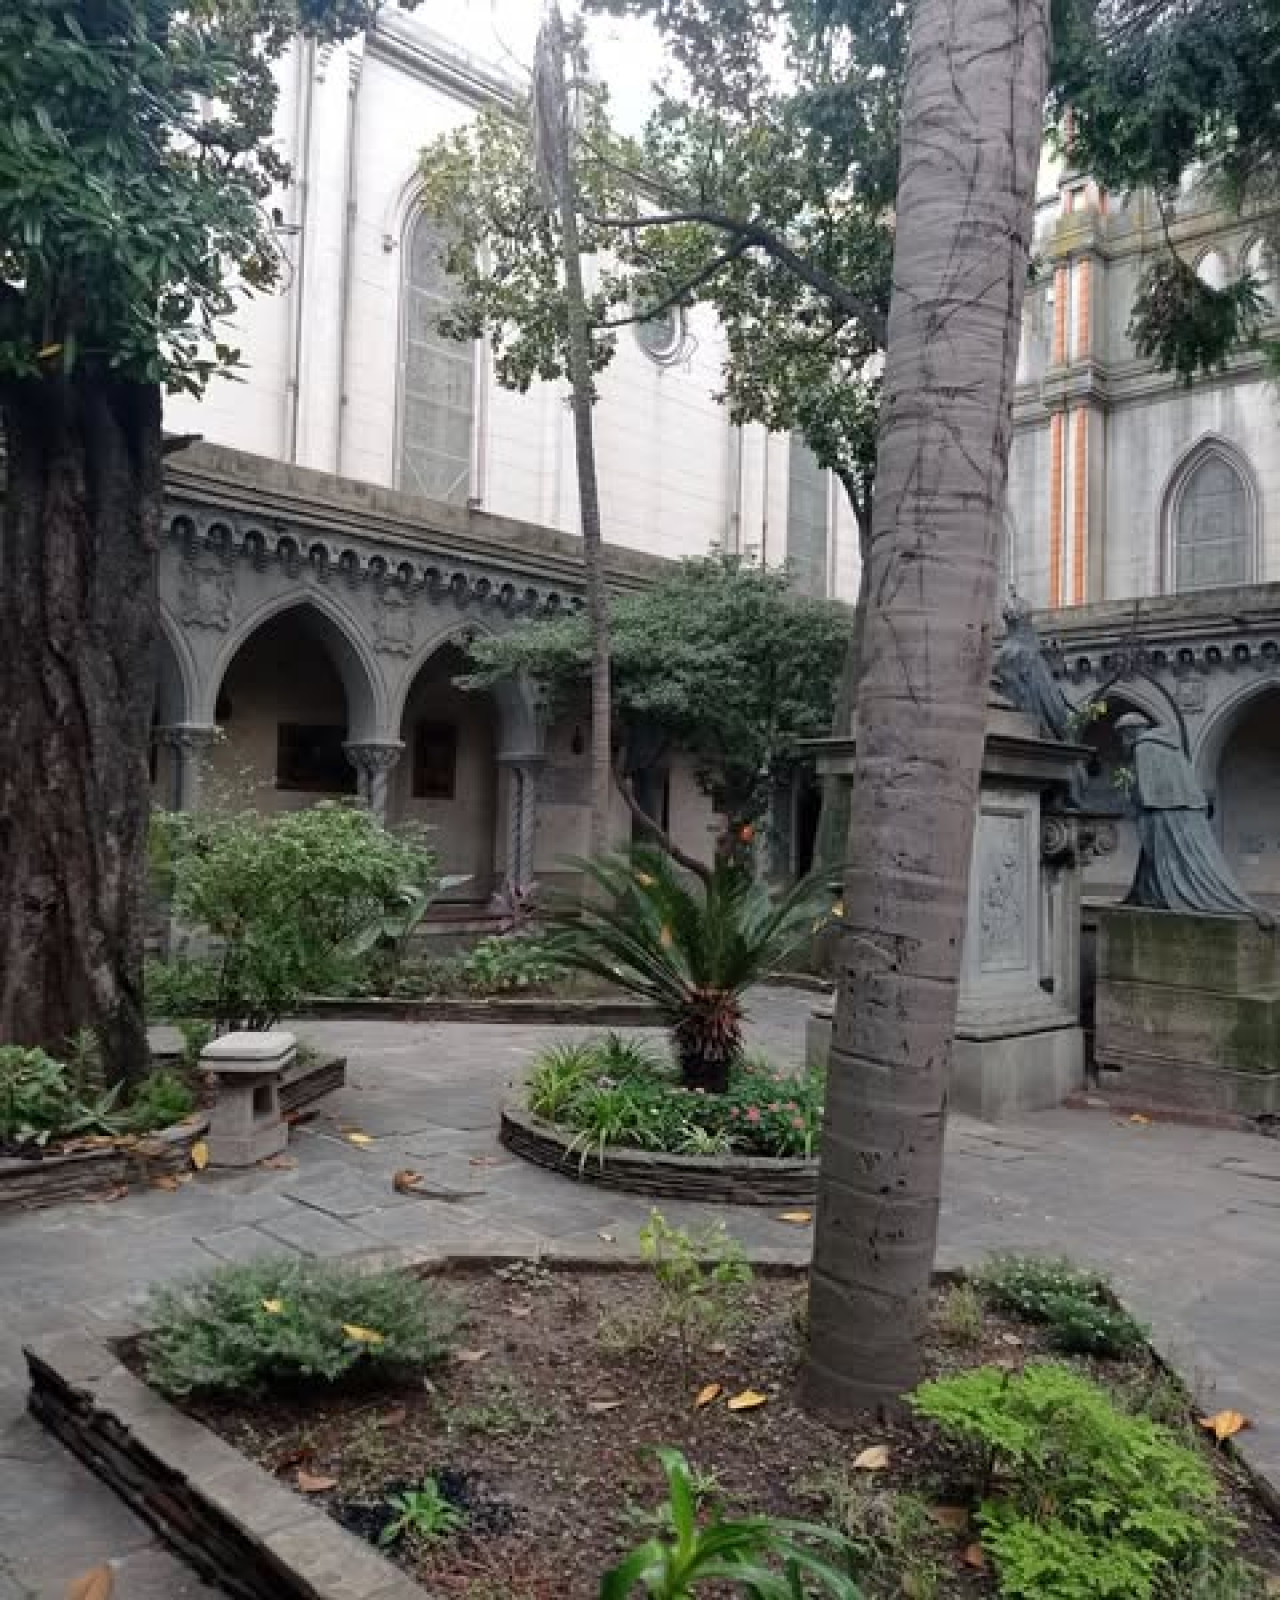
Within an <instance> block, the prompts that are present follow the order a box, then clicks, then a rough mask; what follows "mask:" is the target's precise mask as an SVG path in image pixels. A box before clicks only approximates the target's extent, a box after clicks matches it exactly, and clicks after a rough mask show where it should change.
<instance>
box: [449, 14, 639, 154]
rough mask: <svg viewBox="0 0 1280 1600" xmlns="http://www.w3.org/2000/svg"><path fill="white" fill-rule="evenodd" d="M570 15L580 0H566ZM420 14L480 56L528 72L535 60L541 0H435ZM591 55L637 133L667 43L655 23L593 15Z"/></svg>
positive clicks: (618, 113) (623, 119)
mask: <svg viewBox="0 0 1280 1600" xmlns="http://www.w3.org/2000/svg"><path fill="white" fill-rule="evenodd" d="M561 3H562V7H563V10H564V12H565V14H566V15H570V14H572V13H573V12H574V11H575V10H576V9H577V5H576V0H561ZM418 15H419V16H420V17H421V19H422V20H423V21H424V22H426V23H427V24H428V26H429V27H431V28H432V29H433V30H434V31H435V32H437V33H442V34H444V35H445V36H446V37H448V38H450V39H453V40H455V41H456V42H457V43H458V44H460V45H462V46H463V47H464V48H465V49H468V50H472V51H474V52H475V54H476V55H478V56H482V57H484V58H485V59H486V60H489V61H493V62H495V63H496V64H498V65H500V66H503V67H505V68H506V69H507V70H508V71H510V72H512V73H513V74H515V75H520V76H523V74H524V73H525V72H526V71H527V70H528V67H529V63H530V62H531V61H532V59H533V41H534V37H535V35H536V34H537V31H538V22H539V19H540V17H541V15H542V5H541V0H431V5H430V7H429V8H426V9H423V10H420V11H419V13H418ZM588 36H589V38H590V40H591V58H592V61H593V63H594V65H595V70H596V72H597V73H598V74H599V75H600V77H601V78H603V79H604V81H605V82H606V83H607V84H608V86H609V93H610V97H611V99H612V103H613V108H614V115H615V118H616V120H617V122H618V124H619V125H620V126H621V127H623V128H624V129H626V130H627V131H628V132H638V131H639V128H640V125H641V123H642V122H643V120H644V117H645V113H646V110H647V108H648V105H649V100H650V95H649V90H650V85H651V84H652V83H653V82H654V80H655V79H656V78H658V77H659V76H660V75H661V73H662V69H663V57H662V48H661V45H660V43H659V40H658V35H657V33H656V31H655V30H654V28H653V27H652V25H651V24H650V23H648V22H647V21H645V20H643V19H640V18H636V17H625V18H617V17H599V16H594V17H592V18H591V19H590V21H589V23H588Z"/></svg>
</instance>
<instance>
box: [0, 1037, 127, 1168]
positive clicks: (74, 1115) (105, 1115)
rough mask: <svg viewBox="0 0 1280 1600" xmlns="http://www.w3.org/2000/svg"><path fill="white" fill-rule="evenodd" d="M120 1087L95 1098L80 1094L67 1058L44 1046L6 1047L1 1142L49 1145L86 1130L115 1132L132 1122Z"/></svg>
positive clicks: (1, 1060) (0, 1087)
mask: <svg viewBox="0 0 1280 1600" xmlns="http://www.w3.org/2000/svg"><path fill="white" fill-rule="evenodd" d="M119 1095H120V1089H119V1087H118V1086H117V1087H116V1088H113V1089H110V1090H108V1091H107V1092H106V1093H104V1094H99V1095H96V1096H94V1097H93V1098H91V1099H89V1100H84V1099H81V1098H80V1096H79V1095H78V1094H77V1092H76V1087H75V1083H74V1081H73V1077H72V1073H71V1072H70V1070H69V1069H68V1067H67V1065H66V1063H65V1062H62V1061H56V1060H55V1059H54V1058H53V1057H52V1056H50V1055H47V1054H46V1053H45V1052H44V1051H43V1050H37V1049H34V1048H32V1049H28V1048H26V1047H24V1046H22V1045H16V1044H8V1045H0V1144H6V1145H19V1146H21V1145H37V1146H39V1145H45V1144H48V1142H49V1141H50V1140H51V1139H66V1138H73V1137H75V1136H76V1135H82V1134H115V1133H120V1132H121V1131H123V1129H124V1128H125V1127H126V1126H127V1119H126V1118H125V1117H123V1116H122V1115H121V1113H120V1112H119V1111H118V1110H117V1109H116V1101H117V1100H118V1098H119Z"/></svg>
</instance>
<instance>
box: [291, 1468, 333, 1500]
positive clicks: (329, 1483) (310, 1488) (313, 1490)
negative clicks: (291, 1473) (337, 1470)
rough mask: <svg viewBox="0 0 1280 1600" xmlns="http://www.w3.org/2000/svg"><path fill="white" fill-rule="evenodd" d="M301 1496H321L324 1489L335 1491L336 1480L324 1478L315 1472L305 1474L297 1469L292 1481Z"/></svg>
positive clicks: (300, 1469)
mask: <svg viewBox="0 0 1280 1600" xmlns="http://www.w3.org/2000/svg"><path fill="white" fill-rule="evenodd" d="M293 1481H294V1482H295V1483H296V1484H297V1486H298V1488H299V1489H300V1490H301V1491H302V1493H303V1494H323V1493H324V1492H325V1490H326V1489H336V1488H337V1487H338V1480H337V1479H336V1478H325V1477H322V1476H321V1475H320V1474H318V1473H315V1472H306V1471H304V1470H303V1469H302V1468H299V1469H298V1476H297V1477H296V1478H295V1479H294V1480H293Z"/></svg>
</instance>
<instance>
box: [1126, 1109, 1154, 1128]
mask: <svg viewBox="0 0 1280 1600" xmlns="http://www.w3.org/2000/svg"><path fill="white" fill-rule="evenodd" d="M1129 1121H1130V1122H1133V1123H1136V1124H1137V1126H1138V1127H1139V1128H1145V1127H1146V1126H1147V1124H1148V1123H1149V1122H1150V1121H1151V1118H1150V1117H1144V1116H1143V1115H1142V1113H1141V1111H1135V1112H1134V1113H1133V1115H1132V1116H1131V1117H1130V1118H1129Z"/></svg>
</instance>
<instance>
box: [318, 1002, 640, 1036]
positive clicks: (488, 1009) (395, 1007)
mask: <svg viewBox="0 0 1280 1600" xmlns="http://www.w3.org/2000/svg"><path fill="white" fill-rule="evenodd" d="M293 1015H295V1016H299V1017H314V1018H317V1019H322V1020H328V1021H333V1022H340V1021H344V1020H346V1021H356V1022H359V1021H368V1022H379V1021H380V1022H513V1023H524V1024H525V1025H526V1026H528V1025H537V1024H539V1023H547V1024H552V1025H556V1024H562V1025H566V1026H568V1025H575V1026H576V1025H581V1026H582V1027H596V1028H653V1027H659V1026H661V1024H662V1016H661V1014H660V1012H659V1011H658V1010H657V1008H656V1007H655V1006H651V1005H649V1004H648V1003H647V1002H646V1001H643V1000H621V999H619V1000H613V999H579V1000H568V999H556V998H555V997H554V996H521V997H519V998H516V997H514V996H509V995H494V996H491V997H490V998H488V999H483V1000H480V999H476V1000H469V999H462V998H454V997H451V996H443V995H442V996H439V997H437V998H430V997H428V998H425V999H421V1000H408V999H401V998H400V997H398V996H395V995H388V996H379V995H369V996H368V997H366V998H363V999H359V998H350V999H347V998H344V997H343V996H341V995H313V996H312V997H311V998H310V999H308V1000H306V1001H304V1002H303V1003H302V1005H300V1006H298V1007H297V1008H296V1010H295V1011H294V1013H293Z"/></svg>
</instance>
